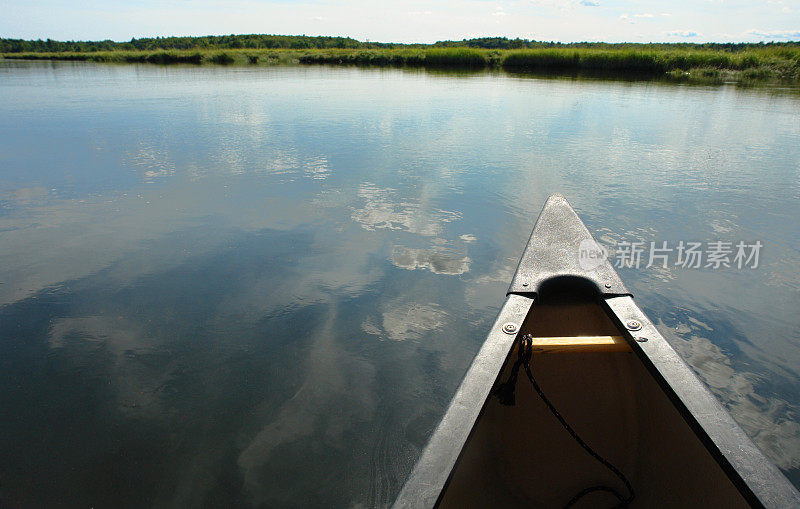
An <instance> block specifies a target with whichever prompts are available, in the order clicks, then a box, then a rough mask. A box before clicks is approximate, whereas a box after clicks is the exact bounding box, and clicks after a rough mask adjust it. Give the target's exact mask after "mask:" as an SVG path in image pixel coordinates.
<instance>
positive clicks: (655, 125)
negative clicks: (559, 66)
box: [0, 61, 800, 507]
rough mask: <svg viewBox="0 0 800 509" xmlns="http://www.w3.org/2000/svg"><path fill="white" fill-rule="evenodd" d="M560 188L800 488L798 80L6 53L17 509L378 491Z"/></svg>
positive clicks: (448, 384) (8, 487)
mask: <svg viewBox="0 0 800 509" xmlns="http://www.w3.org/2000/svg"><path fill="white" fill-rule="evenodd" d="M553 192H559V193H562V194H564V195H565V196H566V197H567V198H568V199H569V200H570V202H571V203H572V205H573V206H574V207H575V208H576V210H577V211H578V213H579V215H580V216H581V217H582V219H583V220H584V221H585V223H586V224H587V226H588V227H589V229H590V230H592V232H593V233H594V234H595V236H596V237H597V238H598V240H599V241H600V242H601V243H602V244H604V245H605V246H608V248H609V249H610V250H611V251H610V252H611V253H612V256H615V258H614V260H615V262H620V263H621V262H623V261H625V260H624V258H621V257H619V254H620V253H623V252H624V251H625V250H624V248H623V246H626V245H628V244H634V243H637V242H641V243H642V245H643V246H644V247H645V248H647V249H646V250H645V252H644V254H643V255H642V263H641V264H640V265H639V266H638V267H637V266H636V264H634V263H632V262H633V260H632V259H629V260H628V262H629V263H627V264H625V265H624V266H622V267H620V269H619V272H620V274H621V276H622V278H623V280H624V281H625V282H626V284H627V285H628V287H629V288H630V289H631V290H632V292H633V293H634V295H635V297H636V299H637V302H638V303H639V305H640V306H642V307H643V309H644V310H645V311H646V312H647V313H648V314H649V315H650V317H651V319H653V320H654V321H655V322H656V323H658V324H659V328H660V330H661V332H662V333H663V334H664V335H665V337H666V338H667V339H668V340H669V341H670V342H671V343H672V344H673V345H674V346H675V348H676V349H677V350H678V351H679V352H680V353H681V354H682V356H683V357H684V358H685V359H686V360H687V361H688V362H689V364H690V365H691V366H692V367H693V368H694V369H695V370H696V371H697V372H698V374H699V375H700V377H701V378H702V379H703V380H704V381H705V382H706V383H707V384H708V385H709V386H710V387H711V389H712V390H713V392H714V393H715V394H716V395H717V396H718V397H719V399H720V400H721V401H722V402H723V403H724V404H725V406H726V407H727V408H728V409H729V410H730V411H731V413H732V414H733V416H734V417H735V418H736V419H737V420H738V421H739V422H740V423H741V425H742V426H743V427H744V429H745V430H746V431H747V432H748V433H749V434H750V435H751V436H753V438H754V439H755V441H756V443H757V444H758V445H759V446H760V447H761V448H762V449H763V450H764V451H765V452H766V454H767V455H768V456H769V457H770V458H771V459H772V460H773V461H775V462H776V463H777V464H778V465H779V466H780V467H781V468H782V469H783V471H784V472H785V473H786V474H787V476H789V477H790V479H791V480H792V481H793V482H794V483H795V484H797V485H800V312H798V311H800V268H799V267H800V266H799V265H798V261H799V260H800V225H799V224H798V217H799V216H800V93H798V91H797V90H792V89H781V88H775V87H773V88H758V89H747V88H741V87H737V86H734V85H721V86H710V87H706V86H689V85H670V84H665V83H657V82H647V81H612V80H600V79H566V78H561V79H555V78H543V77H535V76H512V75H507V74H503V73H489V72H482V73H474V74H470V73H462V74H459V73H432V72H425V71H421V70H412V71H406V70H395V69H357V68H327V67H252V68H248V67H188V66H187V67H181V66H171V67H159V66H151V65H141V66H137V65H128V66H115V65H94V64H87V63H50V62H11V61H5V62H0V409H2V417H0V497H2V498H3V500H5V501H6V502H7V503H10V504H11V505H12V506H13V505H14V504H18V505H21V506H26V507H42V506H53V505H64V506H76V507H87V506H95V507H126V506H129V507H145V506H153V507H170V506H187V507H196V506H202V505H208V506H213V505H220V504H222V505H226V506H245V507H246V506H253V505H256V506H257V505H263V506H269V507H275V506H324V507H330V506H334V507H362V506H380V505H383V504H386V503H388V502H391V500H392V499H393V497H394V496H395V495H396V493H397V491H398V490H399V488H400V486H401V484H402V482H403V480H404V478H405V475H406V474H407V473H408V471H409V470H410V468H411V466H412V465H413V463H414V461H415V460H416V458H417V456H418V454H419V451H420V448H421V447H422V446H423V445H424V443H425V441H426V439H427V437H428V436H429V435H430V433H431V431H432V429H433V427H434V426H435V425H436V422H437V421H438V419H439V418H440V417H441V415H442V413H443V411H444V409H445V407H446V405H447V403H448V401H449V400H450V398H451V397H452V395H453V392H454V390H455V388H456V387H457V385H458V383H459V381H460V380H461V378H462V377H463V375H464V372H465V370H466V369H467V367H468V366H469V363H470V361H471V359H472V357H473V356H474V355H475V353H476V352H477V350H478V348H479V347H480V344H481V342H482V341H483V339H484V336H485V333H486V331H487V329H488V328H489V327H490V325H491V324H492V322H493V320H494V318H495V315H496V313H497V311H498V309H499V306H500V305H501V304H502V302H503V300H504V296H505V290H506V288H507V285H508V283H509V281H510V278H511V276H512V274H513V271H514V269H515V267H516V263H517V260H518V258H519V256H520V254H521V252H522V249H523V247H524V245H525V243H526V241H527V238H528V235H529V233H530V230H531V228H532V226H533V223H534V221H535V219H536V216H537V214H538V212H539V210H540V208H541V206H542V204H543V203H544V200H545V199H546V197H547V196H548V195H549V194H550V193H553ZM653 242H655V243H656V244H655V246H657V247H664V246H665V245H664V244H663V243H664V242H666V243H667V244H666V246H667V247H668V248H670V249H673V248H674V249H675V250H674V251H672V252H670V253H671V254H670V258H669V260H665V261H664V262H665V263H661V261H660V260H659V259H658V258H656V259H655V260H656V263H652V264H651V263H649V261H650V260H649V259H648V252H650V251H652V249H650V248H652V247H653V245H652V244H651V243H653ZM680 242H684V243H688V242H699V243H700V244H701V248H702V249H703V253H702V254H704V255H705V256H706V258H705V259H703V260H702V264H701V266H700V267H699V268H697V267H694V266H687V267H684V266H682V264H681V263H680V260H679V258H678V254H677V246H678V245H679V244H680ZM715 242H723V245H722V249H719V248H720V246H716V247H717V249H716V251H717V252H718V253H719V252H722V251H724V248H726V247H727V246H728V244H726V243H728V242H730V243H731V244H730V249H731V250H732V251H733V252H731V253H730V254H729V255H726V256H727V258H728V261H729V264H730V265H731V267H725V266H724V265H721V266H719V267H715V266H714V265H715V264H714V263H707V261H709V260H710V258H708V257H709V256H711V254H710V251H711V250H713V249H712V248H713V247H714V246H712V244H713V243H715ZM738 243H743V244H744V245H745V246H746V247H751V246H755V245H756V243H760V245H761V246H762V247H760V248H759V249H756V248H754V247H753V248H751V249H750V251H749V252H748V255H753V254H754V252H755V254H757V255H758V260H756V259H754V258H753V257H752V256H750V258H749V260H747V259H744V260H743V259H741V258H740V259H739V260H736V258H735V256H736V251H737V250H736V248H735V246H736V245H737V244H738ZM685 245H688V244H685ZM737 261H738V262H740V263H739V264H740V265H742V263H741V262H742V261H744V262H746V263H744V264H743V266H742V267H741V268H739V267H738V266H737ZM756 262H757V266H755V267H754V265H756ZM647 265H650V266H649V267H647ZM223 502H224V503H223Z"/></svg>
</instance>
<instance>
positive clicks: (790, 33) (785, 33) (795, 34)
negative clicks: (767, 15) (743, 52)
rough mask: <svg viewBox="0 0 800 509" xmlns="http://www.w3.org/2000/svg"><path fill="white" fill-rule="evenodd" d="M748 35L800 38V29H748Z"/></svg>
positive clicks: (768, 37)
mask: <svg viewBox="0 0 800 509" xmlns="http://www.w3.org/2000/svg"><path fill="white" fill-rule="evenodd" d="M747 33H748V35H754V36H756V37H763V38H765V39H784V40H787V41H788V40H800V30H756V29H752V30H748V31H747Z"/></svg>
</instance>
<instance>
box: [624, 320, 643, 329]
mask: <svg viewBox="0 0 800 509" xmlns="http://www.w3.org/2000/svg"><path fill="white" fill-rule="evenodd" d="M625 327H627V328H628V330H639V329H641V328H642V323H641V322H640V321H638V320H628V323H626V324H625Z"/></svg>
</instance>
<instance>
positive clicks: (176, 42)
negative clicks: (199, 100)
mask: <svg viewBox="0 0 800 509" xmlns="http://www.w3.org/2000/svg"><path fill="white" fill-rule="evenodd" d="M643 46H644V47H649V48H671V49H697V50H715V51H730V52H738V51H745V50H748V49H752V48H757V47H767V46H791V47H800V42H784V43H776V42H767V43H764V42H760V43H700V44H694V43H653V44H634V43H620V44H614V43H603V42H577V43H567V44H565V43H560V42H544V41H533V40H528V39H508V38H506V37H482V38H477V39H464V40H461V41H439V42H436V43H433V44H400V43H381V42H369V41H367V42H362V41H358V40H356V39H353V38H350V37H323V36H316V37H315V36H306V35H265V34H249V35H208V36H202V37H148V38H142V39H135V38H134V39H131V40H130V41H127V42H115V41H110V40H105V41H54V40H52V39H46V40H41V39H38V40H35V41H28V40H24V39H4V38H0V53H45V52H46V53H62V52H81V53H86V52H93V51H152V50H202V49H239V48H252V49H377V48H385V49H392V48H422V47H440V48H453V47H468V48H483V49H498V50H500V49H521V48H530V49H533V48H563V47H574V48H598V49H621V48H632V47H643Z"/></svg>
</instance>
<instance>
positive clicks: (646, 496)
mask: <svg viewBox="0 0 800 509" xmlns="http://www.w3.org/2000/svg"><path fill="white" fill-rule="evenodd" d="M598 247H599V246H597V244H595V243H594V240H593V239H592V236H591V234H590V233H589V231H588V230H587V229H586V227H585V226H584V224H583V223H582V222H581V220H580V218H578V216H577V214H576V213H575V211H574V210H573V209H572V207H570V205H569V203H567V201H566V199H564V197H563V196H560V195H553V196H551V197H550V198H549V199H548V200H547V202H546V203H545V206H544V208H543V209H542V212H541V214H540V215H539V218H538V220H537V221H536V225H535V227H534V229H533V233H532V234H531V237H530V240H529V242H528V245H527V247H526V249H525V251H524V253H523V255H522V258H521V260H520V262H519V267H518V268H517V272H516V274H515V276H514V278H513V280H512V282H511V286H510V287H509V290H508V294H507V298H506V301H505V304H504V305H503V307H502V309H501V310H500V313H499V315H498V317H497V320H496V321H495V323H494V325H493V327H492V329H491V330H490V331H489V334H488V336H487V338H486V341H485V342H484V344H483V346H482V347H481V349H480V351H479V352H478V354H477V356H476V357H475V359H474V361H473V362H472V365H471V366H470V368H469V370H468V371H467V374H466V375H465V377H464V380H463V381H462V382H461V385H460V386H459V388H458V390H457V392H456V394H455V396H454V397H453V400H452V402H451V403H450V405H449V407H448V409H447V411H446V413H445V415H444V417H443V418H442V420H441V421H440V423H439V424H438V426H437V427H436V429H435V431H434V432H433V435H432V436H431V438H430V440H429V442H428V443H427V445H426V447H425V448H424V449H423V451H422V454H421V456H420V458H419V460H418V462H417V463H416V465H415V467H414V468H413V470H412V471H411V473H410V475H409V477H408V479H407V480H406V482H405V484H404V485H403V488H402V490H401V491H400V494H399V495H398V497H397V499H396V500H395V503H394V507H396V508H406V507H413V508H417V507H434V506H440V507H458V508H462V507H495V508H497V507H516V506H520V507H601V508H603V507H628V506H630V507H681V508H683V507H793V508H797V507H800V493H798V491H797V490H796V489H795V487H794V486H793V485H792V484H791V483H790V482H789V481H788V480H787V479H786V477H785V476H784V475H783V474H782V473H781V471H780V470H779V469H778V468H777V467H776V466H775V465H774V464H773V463H772V462H770V461H769V459H767V458H766V457H765V456H764V454H763V453H762V452H761V451H760V450H759V449H758V447H757V446H756V445H755V444H754V443H753V442H752V440H751V439H750V438H749V437H748V436H747V435H746V434H745V433H744V431H743V430H742V429H741V428H740V427H739V425H738V424H737V423H736V422H735V421H734V420H733V418H732V417H731V415H730V414H729V413H728V412H727V411H726V410H725V409H724V408H723V407H722V405H721V404H720V403H719V402H718V401H717V400H716V398H715V397H714V396H713V395H712V393H711V392H710V391H709V389H708V388H707V387H706V386H705V385H704V384H703V383H702V382H701V381H700V379H699V378H698V377H697V375H695V373H694V372H693V371H692V370H691V368H690V367H689V366H688V365H687V364H686V363H685V362H684V361H683V360H682V359H681V358H680V357H679V356H678V354H677V353H676V352H675V350H673V348H672V347H671V346H670V345H669V343H668V342H667V341H666V340H665V339H664V338H663V337H662V336H661V334H660V333H659V332H658V330H657V329H656V327H655V326H654V324H653V322H652V321H651V320H650V319H648V317H647V316H645V314H644V313H643V312H642V310H641V309H640V308H639V307H638V306H637V305H636V303H635V302H634V300H633V296H632V295H631V293H630V292H629V291H628V289H627V288H626V287H625V285H624V284H623V282H622V281H621V280H620V278H619V276H618V275H617V273H616V271H615V270H614V268H613V267H612V265H611V263H610V262H609V261H608V260H607V259H606V258H604V257H603V256H596V257H593V256H591V254H589V255H587V252H588V251H587V250H589V251H592V249H594V248H598ZM581 250H583V251H581Z"/></svg>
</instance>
